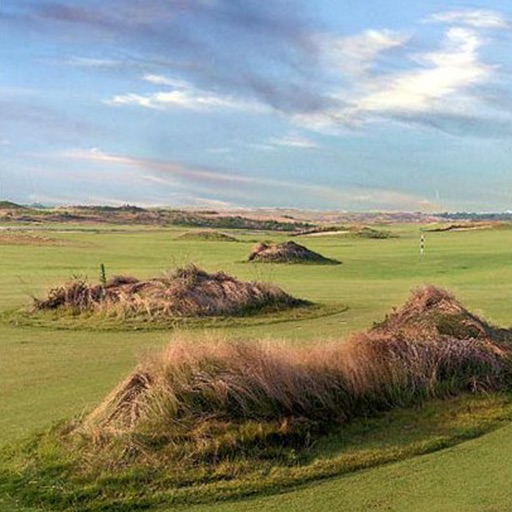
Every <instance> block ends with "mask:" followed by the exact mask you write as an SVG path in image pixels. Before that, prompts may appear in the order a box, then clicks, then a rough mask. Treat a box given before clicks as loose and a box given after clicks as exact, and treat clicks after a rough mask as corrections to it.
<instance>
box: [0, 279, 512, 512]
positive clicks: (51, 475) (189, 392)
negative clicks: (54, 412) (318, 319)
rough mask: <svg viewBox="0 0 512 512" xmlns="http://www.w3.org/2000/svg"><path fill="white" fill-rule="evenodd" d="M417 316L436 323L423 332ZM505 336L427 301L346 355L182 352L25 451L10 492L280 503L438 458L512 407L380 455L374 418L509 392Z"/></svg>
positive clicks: (215, 348)
mask: <svg viewBox="0 0 512 512" xmlns="http://www.w3.org/2000/svg"><path fill="white" fill-rule="evenodd" d="M417 314H422V315H424V316H425V318H426V320H424V322H423V323H421V324H418V325H417V327H416V330H414V327H413V322H412V320H411V319H413V318H415V317H416V315H417ZM441 314H444V315H448V316H449V315H451V316H453V317H454V318H458V319H459V320H461V322H462V324H463V328H461V329H460V330H458V331H457V333H456V334H457V336H455V335H453V333H450V334H444V333H441V332H440V331H439V323H438V320H439V318H440V317H439V315H441ZM468 318H469V319H470V320H471V321H474V322H478V325H479V326H480V327H481V329H479V330H478V333H477V335H476V336H473V335H472V334H473V331H472V330H470V331H466V330H465V329H466V323H465V322H466V320H467V319H468ZM472 328H473V326H472ZM475 332H476V331H475ZM496 332H498V331H496V330H495V329H493V328H492V327H491V326H488V325H487V324H486V323H485V322H483V321H481V320H479V319H477V317H475V316H473V315H471V314H470V313H469V312H467V311H466V310H465V309H464V308H463V307H462V306H460V304H459V303H458V302H457V301H455V299H453V298H452V297H451V296H450V295H449V294H448V293H446V292H443V291H440V290H437V289H435V288H433V287H426V288H422V289H420V290H419V291H417V292H416V293H415V294H414V295H413V297H412V298H411V299H410V300H409V301H408V303H407V304H406V305H405V306H404V307H403V308H402V309H400V310H398V311H396V312H395V313H393V314H392V315H390V317H389V318H388V319H387V320H385V321H384V322H383V323H381V324H379V325H377V326H376V327H374V328H373V329H370V330H369V331H367V332H366V333H363V334H360V335H356V336H354V337H353V338H352V339H351V340H349V341H348V342H345V343H333V344H331V345H329V346H316V347H313V348H309V349H305V348H302V349H301V348H297V347H291V346H286V345H277V346H276V345H275V344H274V345H270V344H268V343H267V344H264V343H243V342H226V341H223V340H211V339H207V340H205V341H203V342H198V341H195V342H193V343H190V342H187V341H183V340H179V339H175V340H174V341H173V343H172V344H171V345H170V346H169V347H168V348H167V349H166V350H165V351H163V352H162V353H160V354H159V355H156V356H154V357H151V358H149V359H147V360H146V361H145V362H143V363H141V364H140V365H139V367H137V368H136V369H135V371H134V372H133V373H132V374H130V375H129V376H128V377H127V378H126V379H125V381H123V382H122V383H121V384H120V385H119V386H118V387H117V388H116V389H114V390H113V392H112V393H111V394H110V395H109V396H108V397H107V398H106V399H105V401H104V402H103V403H102V404H100V406H99V407H98V408H96V409H95V410H94V411H93V412H92V413H90V414H89V415H87V416H85V417H84V418H82V419H80V420H77V421H73V422H67V423H64V424H61V425H59V426H58V427H56V428H54V429H53V430H52V431H51V432H49V433H48V434H45V435H43V436H42V437H39V438H38V439H37V440H32V441H31V442H30V443H29V444H27V445H25V447H24V448H23V449H22V450H21V453H20V451H19V450H17V451H16V450H15V451H14V454H12V458H13V461H15V462H13V464H14V466H15V468H16V469H13V466H11V467H10V468H7V469H4V473H3V475H4V476H3V478H4V480H5V481H6V482H7V484H6V485H7V486H8V487H9V488H10V489H12V490H13V492H14V491H16V492H20V489H21V488H23V490H22V491H21V495H22V496H23V499H25V500H26V501H27V503H30V504H34V503H46V504H52V505H53V506H56V507H57V508H61V509H69V510H114V509H116V510H130V509H131V508H130V507H133V506H136V507H144V506H149V505H155V504H157V503H161V502H164V501H166V502H168V503H174V502H176V503H180V502H189V503H190V502H194V501H205V500H206V501H207V500H208V499H222V498H224V499H225V498H228V497H233V496H240V495H246V494H251V493H253V492H257V491H262V490H267V491H269V490H276V489H280V488H282V487H283V486H286V485H293V484H297V483H300V482H304V481H308V480H311V479H313V478H319V477H322V476H328V475H332V474H336V473H340V472H343V471H354V470H355V469H361V468H364V467H370V466H372V465H376V464H381V463H384V462H389V461H392V460H398V459H400V458H403V457H407V456H410V455H412V454H415V453H425V452H428V451H432V450H435V449H439V448H442V447H445V446H448V445H450V444H453V443H455V442H458V441H460V440H463V439H467V438H469V437H473V436H475V435H478V434H479V433H482V432H483V431H486V430H487V429H489V428H491V426H492V425H496V424H497V422H498V423H499V422H501V421H503V420H505V419H507V418H510V408H509V406H508V404H509V399H508V398H506V397H504V398H503V399H500V398H499V397H500V395H499V394H493V395H492V396H493V397H494V398H492V397H491V398H490V401H491V402H492V404H493V405H492V406H490V409H486V408H485V407H484V409H485V410H484V412H482V411H480V412H482V418H484V419H482V421H481V422H480V420H479V418H480V417H479V413H478V412H477V413H474V409H473V412H471V407H475V405H474V404H476V403H479V401H478V399H474V400H476V401H472V400H473V399H470V398H467V399H465V400H467V402H464V401H463V403H464V404H466V405H467V404H468V403H471V404H472V405H471V406H467V407H466V405H463V406H462V407H461V408H459V409H457V408H456V410H455V411H454V410H451V411H450V406H446V407H445V408H444V413H443V414H445V415H446V414H447V415H448V416H444V418H443V420H442V421H440V420H439V418H437V419H436V420H435V421H434V423H435V424H436V425H435V428H434V426H433V425H432V424H430V423H429V421H433V420H432V418H430V420H429V419H425V418H422V415H421V413H418V411H413V412H412V413H410V414H411V415H410V416H409V423H410V422H413V423H414V421H420V423H422V422H424V421H425V422H426V424H428V425H429V427H428V428H427V430H428V431H429V435H427V436H426V437H425V431H424V430H422V432H421V433H419V434H418V435H417V436H415V435H413V436H412V438H411V436H410V433H408V434H406V435H405V438H409V439H408V442H407V443H405V444H401V443H400V442H397V441H394V442H393V443H391V445H390V444H389V443H382V442H380V441H379V436H380V435H381V433H382V429H383V428H390V429H394V428H395V427H396V425H393V420H390V421H388V423H387V424H385V423H384V424H382V423H378V421H377V419H375V420H371V418H379V417H381V416H380V414H381V413H382V411H385V410H393V409H397V408H398V410H400V408H402V407H404V406H411V405H416V406H418V404H422V403H423V402H424V401H425V399H427V398H450V397H454V396H459V395H460V396H463V395H465V394H467V393H472V394H476V393H478V392H481V391H485V392H490V391H493V392H500V391H509V390H510V388H511V386H512V360H511V347H510V344H509V343H506V341H505V340H506V338H505V337H504V336H503V335H502V334H500V336H499V340H495V339H494V338H493V336H494V334H495V333H496ZM468 333H469V334H470V336H466V334H468ZM459 334H460V335H459ZM482 400H485V398H484V399H482ZM458 403H459V404H460V403H461V402H458ZM498 403H499V405H497V404H498ZM393 414H394V416H393ZM400 414H401V413H400V412H399V411H397V412H395V413H392V414H391V416H387V417H388V418H397V417H400ZM403 414H406V413H405V412H404V413H403ZM450 416H451V418H450ZM413 418H414V419H413ZM418 418H419V420H418ZM368 421H370V422H371V421H377V423H378V427H376V431H373V434H374V435H375V438H372V439H370V440H368V438H365V437H364V436H363V439H364V441H365V442H366V443H368V444H367V445H365V444H364V443H363V446H362V447H361V446H359V447H358V448H355V446H356V444H357V443H356V442H355V439H357V438H358V437H359V442H361V434H362V430H361V429H363V431H364V428H365V427H364V425H365V424H366V425H368V423H367V422H368ZM450 422H455V424H456V428H455V427H454V429H453V430H450V429H449V428H448V427H447V424H449V423H450ZM441 425H442V427H441ZM447 428H448V431H447V430H446V429H447ZM354 429H355V430H354ZM436 429H437V430H436ZM443 429H445V430H444V432H443ZM440 432H443V435H438V434H439V433H440ZM402 434H403V433H401V434H400V433H399V432H398V431H397V433H396V434H395V435H400V436H401V435H402ZM340 435H341V436H343V435H345V436H346V437H347V439H348V444H349V447H350V449H348V450H345V448H346V445H345V446H344V449H343V450H342V451H343V454H342V455H339V457H338V456H336V455H335V453H336V451H335V450H334V451H333V444H332V436H340ZM326 436H327V437H326ZM329 439H331V441H329ZM381 441H382V440H381ZM339 442H341V441H339ZM344 442H345V441H344ZM329 443H331V444H330V449H329V448H328V447H329ZM402 443H403V441H402ZM341 445H343V442H341ZM49 479H51V480H52V482H53V484H52V485H51V486H48V485H47V482H48V481H49Z"/></svg>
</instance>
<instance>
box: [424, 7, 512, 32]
mask: <svg viewBox="0 0 512 512" xmlns="http://www.w3.org/2000/svg"><path fill="white" fill-rule="evenodd" d="M426 21H427V22H437V23H450V24H459V25H466V26H469V27H473V28H478V29H485V28H494V29H507V28H510V27H511V24H510V22H509V21H507V20H506V19H505V18H504V17H503V16H502V15H501V14H500V13H499V12H496V11H490V10H485V9H468V10H466V9H464V10H456V11H446V12H439V13H435V14H433V15H432V16H430V17H428V18H427V19H426Z"/></svg>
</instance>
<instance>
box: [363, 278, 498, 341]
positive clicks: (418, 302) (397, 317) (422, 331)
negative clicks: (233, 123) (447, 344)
mask: <svg viewBox="0 0 512 512" xmlns="http://www.w3.org/2000/svg"><path fill="white" fill-rule="evenodd" d="M373 331H374V332H375V333H384V334H401V335H404V336H407V337H409V338H410V337H413V338H414V337H418V336H422V337H423V338H425V337H437V336H439V335H448V336H451V337H454V338H458V339H466V338H479V339H486V338H489V337H492V336H493V334H494V333H495V332H496V331H497V329H496V328H494V327H492V326H491V325H489V324H488V323H486V322H485V321H483V320H482V319H480V318H478V317H477V316H476V315H473V314H472V313H470V312H469V311H468V310H467V309H466V308H464V306H462V304H460V302H458V301H457V300H456V299H455V297H454V296H453V295H452V294H451V293H449V292H447V291H446V290H442V289H439V288H436V287H434V286H432V285H426V286H422V287H420V288H418V289H417V290H415V292H414V293H413V294H412V295H411V297H410V298H409V300H408V301H407V302H406V303H405V304H404V306H403V307H402V308H400V309H397V310H395V311H393V312H392V313H391V314H389V315H387V316H386V318H385V320H384V321H383V322H381V323H379V324H376V325H375V326H374V328H373Z"/></svg>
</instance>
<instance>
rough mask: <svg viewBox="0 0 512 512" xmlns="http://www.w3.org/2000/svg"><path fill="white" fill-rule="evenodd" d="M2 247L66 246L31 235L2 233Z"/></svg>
mask: <svg viewBox="0 0 512 512" xmlns="http://www.w3.org/2000/svg"><path fill="white" fill-rule="evenodd" d="M0 245H64V242H63V241H62V240H57V239H56V238H49V237H45V236H38V235H33V234H31V233H13V232H8V231H4V232H0Z"/></svg>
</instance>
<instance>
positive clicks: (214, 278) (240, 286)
mask: <svg viewBox="0 0 512 512" xmlns="http://www.w3.org/2000/svg"><path fill="white" fill-rule="evenodd" d="M303 304H306V303H305V301H301V300H300V299H296V298H294V297H292V296H290V295H288V294H287V293H285V292H284V291H283V290H281V289H280V288H278V287H277V286H273V285H270V284H266V283H255V282H243V281H239V280H237V279H235V278H233V277H230V276H228V275H226V274H224V273H223V272H217V273H212V274H208V273H206V272H204V271H202V270H199V269H198V268H196V267H194V266H189V267H187V268H183V269H178V270H177V271H176V272H174V273H173V274H170V275H167V276H163V277H161V278H154V279H150V280H146V281H139V280H138V279H136V278H133V277H125V276H118V277H114V278H113V279H112V280H110V281H109V282H107V283H106V285H105V286H102V285H95V286H92V285H90V284H88V283H87V282H86V281H85V280H84V279H80V278H75V279H73V280H72V281H70V282H69V283H67V284H65V285H64V286H60V287H57V288H53V289H52V290H50V292H49V293H48V296H47V297H46V299H44V300H39V299H35V302H34V308H35V309H36V310H67V311H71V312H72V313H74V314H80V313H101V314H106V315H108V316H114V317H120V318H125V317H137V316H143V317H147V318H150V319H165V318H174V317H201V316H231V315H242V314H249V313H252V312H257V311H262V310H279V309H286V308H290V307H294V306H298V305H303Z"/></svg>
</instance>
